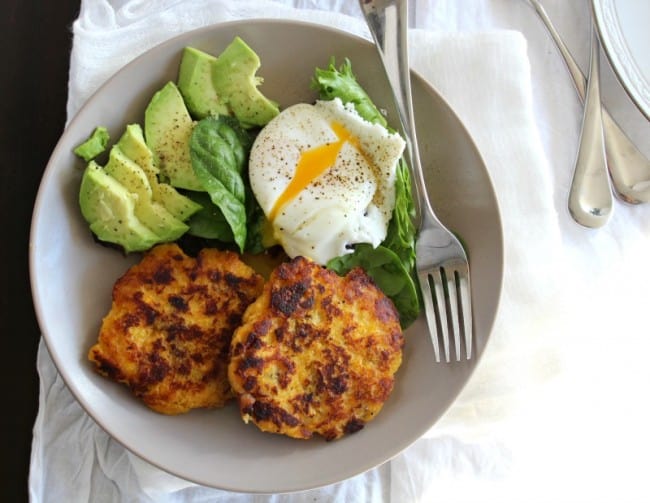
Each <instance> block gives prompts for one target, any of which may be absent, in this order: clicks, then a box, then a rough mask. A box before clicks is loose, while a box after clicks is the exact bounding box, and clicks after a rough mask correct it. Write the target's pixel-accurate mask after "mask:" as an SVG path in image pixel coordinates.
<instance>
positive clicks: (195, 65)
mask: <svg viewBox="0 0 650 503" xmlns="http://www.w3.org/2000/svg"><path fill="white" fill-rule="evenodd" d="M216 61H217V58H215V57H214V56H213V55H211V54H208V53H207V52H203V51H201V50H199V49H195V48H194V47H185V48H184V49H183V55H182V57H181V66H180V68H179V71H178V90H179V91H180V93H181V95H182V96H183V99H184V100H185V105H186V106H187V109H188V110H189V112H190V114H191V115H192V116H193V117H194V118H196V119H204V118H205V117H208V116H210V115H229V113H230V111H229V110H228V107H227V106H226V104H225V103H223V102H222V101H221V99H220V97H219V95H218V94H217V92H216V91H215V89H214V85H213V84H212V65H213V64H214V63H215V62H216Z"/></svg>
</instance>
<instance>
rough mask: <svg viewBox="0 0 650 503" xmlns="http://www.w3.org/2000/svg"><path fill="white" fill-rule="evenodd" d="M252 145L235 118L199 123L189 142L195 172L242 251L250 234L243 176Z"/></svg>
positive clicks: (211, 118) (213, 118)
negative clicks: (247, 225) (247, 229)
mask: <svg viewBox="0 0 650 503" xmlns="http://www.w3.org/2000/svg"><path fill="white" fill-rule="evenodd" d="M251 143H252V140H251V137H250V136H249V135H248V133H247V132H246V131H245V130H244V129H243V128H241V126H239V124H238V123H237V122H236V121H234V120H233V119H232V118H230V117H224V116H219V117H207V118H205V119H202V120H201V121H199V122H198V123H197V124H196V126H194V130H193V132H192V137H191V139H190V154H191V158H192V168H193V169H194V173H195V174H196V176H197V178H198V180H199V182H200V183H201V185H202V187H203V188H204V189H205V191H206V192H207V193H208V194H209V196H210V200H211V201H212V203H213V204H214V205H215V206H216V207H217V208H218V209H219V210H221V213H222V215H223V218H224V219H225V221H226V222H227V223H228V225H229V226H230V229H231V231H232V235H233V239H234V241H235V243H236V244H237V246H238V247H239V249H240V251H243V250H244V248H245V245H246V234H247V232H246V204H245V203H246V188H245V184H244V179H243V177H242V173H243V172H244V168H245V166H246V162H247V159H248V152H249V151H250V146H251ZM204 216H205V214H204ZM217 221H218V218H217V219H215V222H217ZM204 223H205V222H204ZM215 225H217V224H216V223H215ZM215 232H216V231H215Z"/></svg>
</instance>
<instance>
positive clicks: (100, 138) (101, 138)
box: [73, 126, 110, 162]
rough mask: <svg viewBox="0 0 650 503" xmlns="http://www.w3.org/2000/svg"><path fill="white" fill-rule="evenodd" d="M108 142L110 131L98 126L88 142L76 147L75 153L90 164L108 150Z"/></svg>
mask: <svg viewBox="0 0 650 503" xmlns="http://www.w3.org/2000/svg"><path fill="white" fill-rule="evenodd" d="M108 140H110V134H109V133H108V129H106V128H105V127H103V126H98V127H96V128H95V130H94V131H93V132H92V133H91V135H90V136H89V137H88V139H87V140H86V141H84V142H83V143H81V144H79V145H77V146H76V147H75V149H74V150H73V152H74V153H75V154H76V155H77V156H79V157H81V158H82V159H83V160H84V161H86V162H88V161H90V160H91V159H94V158H95V157H97V156H98V155H99V154H101V153H102V152H104V151H105V150H106V146H107V145H108Z"/></svg>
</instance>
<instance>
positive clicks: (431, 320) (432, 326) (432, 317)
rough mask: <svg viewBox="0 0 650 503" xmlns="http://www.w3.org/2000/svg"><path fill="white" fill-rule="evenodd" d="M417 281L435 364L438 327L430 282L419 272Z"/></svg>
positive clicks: (437, 348)
mask: <svg viewBox="0 0 650 503" xmlns="http://www.w3.org/2000/svg"><path fill="white" fill-rule="evenodd" d="M418 280H419V282H420V291H421V292H422V301H423V302H424V312H425V313H426V318H427V326H428V327H429V335H430V336H431V342H432V343H433V352H434V353H435V357H436V362H437V363H440V345H439V343H438V326H437V324H436V312H435V307H434V306H433V296H432V293H431V282H430V281H429V273H428V272H426V271H424V272H423V271H420V272H419V273H418Z"/></svg>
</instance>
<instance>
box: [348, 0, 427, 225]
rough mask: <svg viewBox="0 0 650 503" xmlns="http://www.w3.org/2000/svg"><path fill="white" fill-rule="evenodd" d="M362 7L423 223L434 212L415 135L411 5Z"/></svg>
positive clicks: (373, 2) (403, 1) (396, 1)
mask: <svg viewBox="0 0 650 503" xmlns="http://www.w3.org/2000/svg"><path fill="white" fill-rule="evenodd" d="M359 4H360V6H361V10H362V12H363V14H364V17H365V19H366V22H367V24H368V28H369V29H370V33H371V34H372V36H373V38H374V40H375V43H376V45H377V49H378V52H379V57H380V59H381V62H382V65H383V67H384V71H385V73H386V77H387V78H388V81H389V82H390V85H391V88H392V90H393V97H394V99H395V105H396V107H397V113H398V115H399V120H400V124H401V126H402V131H403V132H404V136H405V140H406V152H405V153H406V160H407V163H408V165H409V166H410V167H411V171H412V173H413V174H414V183H415V189H416V194H417V204H418V218H419V220H421V219H422V214H423V212H424V211H427V212H428V213H429V214H432V213H433V211H432V210H431V204H430V202H429V199H428V197H426V188H425V182H424V174H423V172H422V165H421V163H420V153H419V150H418V141H417V137H416V134H415V120H414V117H413V100H412V95H411V78H410V67H409V58H408V1H407V0H359ZM416 228H418V229H419V228H420V225H416Z"/></svg>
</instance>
